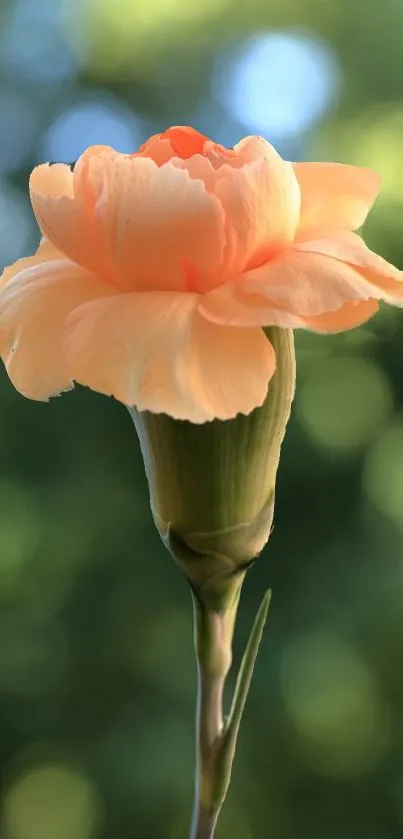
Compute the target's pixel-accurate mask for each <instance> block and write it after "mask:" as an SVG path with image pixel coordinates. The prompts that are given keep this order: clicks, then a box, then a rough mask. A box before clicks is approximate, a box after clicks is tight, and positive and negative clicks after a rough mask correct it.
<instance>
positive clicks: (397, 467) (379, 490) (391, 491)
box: [363, 421, 403, 527]
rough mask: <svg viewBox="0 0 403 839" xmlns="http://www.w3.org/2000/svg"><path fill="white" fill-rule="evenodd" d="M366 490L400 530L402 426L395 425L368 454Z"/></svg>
mask: <svg viewBox="0 0 403 839" xmlns="http://www.w3.org/2000/svg"><path fill="white" fill-rule="evenodd" d="M363 487H364V490H365V492H366V493H367V495H368V497H369V498H370V499H371V501H372V502H373V503H374V504H375V506H376V507H377V508H378V509H379V510H380V511H381V513H383V514H384V515H385V516H387V517H388V518H389V519H392V521H394V522H395V523H396V524H398V525H399V526H400V527H401V526H402V523H403V422H402V421H400V422H396V423H394V424H393V425H392V426H390V427H389V428H387V429H386V430H385V432H384V433H383V434H382V436H381V437H379V439H377V440H375V441H374V442H373V444H372V446H371V448H370V449H369V451H368V452H367V455H366V458H365V463H364V472H363Z"/></svg>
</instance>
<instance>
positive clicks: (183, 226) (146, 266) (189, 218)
mask: <svg viewBox="0 0 403 839" xmlns="http://www.w3.org/2000/svg"><path fill="white" fill-rule="evenodd" d="M75 174H76V172H75ZM76 177H77V187H76V188H77V194H78V193H79V192H81V194H83V195H86V196H87V206H88V207H89V206H90V203H92V215H91V219H92V224H93V226H94V228H95V230H96V233H97V237H98V241H99V242H101V243H102V247H103V248H104V250H106V252H107V255H108V264H109V265H110V266H112V268H111V270H112V271H113V275H114V281H115V282H117V284H118V285H119V286H120V288H122V289H125V290H128V291H134V290H136V291H152V290H155V289H159V290H183V291H185V290H188V289H190V290H193V289H194V288H196V287H197V283H198V277H199V276H200V275H204V274H205V273H207V274H214V272H216V271H217V270H218V268H219V266H220V263H221V260H222V253H223V247H224V212H223V209H222V206H221V204H220V202H219V201H218V200H217V199H216V198H215V197H214V196H211V195H209V194H208V192H207V190H206V188H205V186H204V184H203V183H202V182H201V181H194V180H192V178H191V177H190V176H189V174H188V172H187V171H186V170H179V169H178V168H176V167H175V166H173V165H172V164H171V163H170V162H168V163H166V164H165V165H163V166H161V167H158V166H157V164H156V163H155V162H154V160H152V159H150V158H147V157H141V156H137V155H133V156H130V155H121V154H116V153H115V154H114V155H110V154H107V155H105V154H104V153H100V154H99V155H96V154H92V155H88V153H86V154H85V155H83V157H82V159H81V161H80V162H79V164H78V167H77V175H76ZM90 214H91V213H90Z"/></svg>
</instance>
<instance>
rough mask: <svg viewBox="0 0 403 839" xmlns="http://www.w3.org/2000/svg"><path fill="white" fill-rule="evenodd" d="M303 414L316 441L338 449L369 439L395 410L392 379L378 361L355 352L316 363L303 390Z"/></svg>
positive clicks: (300, 395) (299, 399) (300, 401)
mask: <svg viewBox="0 0 403 839" xmlns="http://www.w3.org/2000/svg"><path fill="white" fill-rule="evenodd" d="M296 408H297V413H298V414H299V417H300V420H301V423H302V425H303V427H304V429H305V431H306V433H307V434H308V435H309V437H310V438H311V440H312V441H313V442H314V443H315V444H316V445H317V446H320V447H323V448H325V449H328V450H334V451H335V452H337V453H343V452H346V453H348V452H351V451H354V450H355V449H357V448H358V447H359V446H362V445H365V444H366V443H369V442H370V441H371V440H372V439H373V438H374V437H375V435H376V434H377V433H378V432H379V429H380V428H381V427H382V425H383V423H384V422H385V421H387V419H388V417H389V415H390V412H391V410H392V395H391V390H390V387H389V382H388V379H387V377H386V376H385V374H384V373H383V371H382V370H381V369H380V367H378V366H377V365H376V364H375V363H374V362H372V361H368V360H366V359H364V358H359V357H354V356H344V357H342V358H327V359H326V360H325V361H321V362H319V363H318V364H315V365H312V367H311V370H310V372H308V373H307V376H306V379H305V381H304V382H303V383H302V384H300V386H299V388H298V390H297V402H296Z"/></svg>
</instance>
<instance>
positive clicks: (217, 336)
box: [65, 292, 275, 423]
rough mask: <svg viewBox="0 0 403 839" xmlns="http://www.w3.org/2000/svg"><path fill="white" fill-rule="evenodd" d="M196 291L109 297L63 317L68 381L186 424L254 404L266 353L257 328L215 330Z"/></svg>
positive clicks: (259, 396)
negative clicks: (201, 308) (202, 313)
mask: <svg viewBox="0 0 403 839" xmlns="http://www.w3.org/2000/svg"><path fill="white" fill-rule="evenodd" d="M197 302H198V296H197V295H196V294H183V293H182V294H176V293H174V292H155V293H138V294H127V295H120V296H114V297H113V298H109V299H108V300H99V301H94V302H92V303H88V304H84V305H83V306H80V307H79V308H78V309H76V310H75V311H74V312H73V313H72V314H71V316H70V317H69V319H68V331H67V339H66V344H65V351H66V355H67V358H68V366H69V372H70V375H71V377H72V378H74V379H75V380H76V381H78V382H80V383H81V384H85V385H88V386H89V387H91V388H92V389H93V390H97V391H100V392H102V393H107V394H111V395H113V396H115V397H116V399H118V400H120V401H121V402H123V403H124V404H127V405H134V406H136V407H137V408H138V410H141V411H146V410H148V411H152V412H154V413H166V414H169V415H170V416H172V417H174V418H175V419H185V420H189V421H191V422H194V423H201V422H206V421H207V420H212V419H216V418H217V419H230V418H231V417H234V416H235V415H236V414H237V413H243V414H247V413H249V412H250V411H252V410H253V408H255V407H257V406H258V405H261V404H262V402H263V401H264V399H265V396H266V393H267V387H268V382H269V379H270V378H271V376H272V375H273V373H274V369H275V357H274V350H273V348H272V346H271V344H270V343H269V341H268V340H267V338H266V336H265V335H264V333H263V332H262V330H261V329H240V330H238V329H232V328H225V327H217V326H215V325H214V324H212V323H210V322H208V321H206V320H205V319H204V318H202V317H201V316H200V314H199V313H198V312H197Z"/></svg>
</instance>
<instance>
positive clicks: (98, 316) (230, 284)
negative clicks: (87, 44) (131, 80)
mask: <svg viewBox="0 0 403 839" xmlns="http://www.w3.org/2000/svg"><path fill="white" fill-rule="evenodd" d="M378 191H379V178H378V176H377V175H376V174H375V173H374V172H371V171H369V170H367V169H360V168H357V167H355V166H345V165H338V164H332V163H296V164H291V163H287V162H285V161H284V160H282V159H281V157H279V155H278V154H277V153H276V151H275V150H274V149H273V148H272V146H271V145H269V144H268V143H267V142H265V140H263V139H262V138H260V137H247V138H246V139H244V140H242V141H241V142H240V143H238V144H237V145H236V146H235V147H234V148H233V149H231V150H229V149H225V148H223V147H222V146H220V145H217V144H215V143H213V142H212V141H211V140H209V139H208V138H207V137H204V136H203V135H202V134H199V133H198V132H197V131H195V130H194V129H192V128H186V127H182V128H181V127H176V128H170V129H169V130H168V131H166V132H165V133H164V134H160V135H159V134H158V135H156V136H154V137H151V139H150V140H148V142H147V143H145V145H144V146H142V147H141V149H140V150H139V152H137V153H135V154H129V155H125V154H119V153H118V152H116V151H114V150H113V149H111V148H109V147H107V146H94V147H91V148H89V149H88V150H87V151H86V152H84V154H83V155H82V156H81V157H80V158H79V160H78V161H77V164H76V166H75V168H74V171H72V170H71V168H70V167H69V166H68V165H65V164H61V163H59V164H54V165H49V164H45V165H41V166H37V167H36V168H35V169H34V171H33V172H32V175H31V179H30V193H31V201H32V206H33V210H34V213H35V216H36V218H37V221H38V224H39V227H40V229H41V232H42V234H43V239H42V243H41V245H40V246H39V249H38V251H37V253H36V254H35V255H34V256H32V257H29V258H27V259H20V260H18V261H17V262H16V263H15V264H14V265H12V266H11V267H9V268H6V269H5V271H4V273H3V276H2V280H1V291H0V352H1V356H2V358H3V360H4V362H5V365H6V368H7V371H8V374H9V376H10V378H11V380H12V382H13V384H14V385H15V387H16V388H17V389H18V390H19V391H20V392H21V393H23V394H24V395H25V396H27V397H30V398H31V399H39V400H46V399H48V398H49V397H50V396H53V395H56V394H58V393H60V392H61V391H64V390H68V389H69V388H71V387H72V386H73V382H74V381H76V382H80V383H81V384H84V385H88V386H89V387H91V388H92V389H93V390H97V391H100V392H102V393H106V394H111V395H113V396H114V397H115V398H116V399H118V400H120V401H121V402H123V403H125V404H126V405H129V406H135V407H136V408H137V409H138V410H140V411H144V410H148V411H152V412H154V413H166V414H169V415H170V416H172V417H174V418H178V419H187V420H190V421H191V422H193V423H202V422H205V421H207V420H212V419H214V418H218V419H222V420H225V419H230V418H232V417H234V416H235V415H236V414H238V413H242V414H248V413H249V412H250V411H252V410H253V409H254V408H256V407H257V406H259V405H261V404H262V403H263V401H264V400H265V397H266V394H267V391H268V386H269V382H270V379H271V377H272V376H273V374H274V372H275V367H276V359H275V353H274V350H273V347H272V346H271V344H270V342H269V340H268V338H267V337H266V335H265V333H264V331H263V327H265V326H278V327H284V328H292V329H297V328H300V327H302V328H305V329H309V330H313V331H315V332H324V333H326V332H338V331H342V330H345V329H351V328H352V327H354V326H357V325H359V324H360V323H363V322H364V321H366V320H367V319H368V318H369V317H371V315H373V314H374V313H375V312H376V311H377V308H378V300H385V301H386V302H388V303H391V304H395V305H403V283H402V277H403V274H402V272H400V271H398V270H397V269H396V268H394V267H393V266H392V265H390V264H389V263H388V262H386V261H385V260H384V259H382V258H381V257H379V256H377V255H376V254H374V253H372V252H371V251H370V250H368V248H367V247H366V246H365V244H364V242H363V240H362V239H361V238H360V236H358V235H357V234H356V233H354V232H353V231H354V230H356V229H357V228H359V227H360V226H361V225H362V224H363V222H364V219H365V217H366V214H367V212H368V210H369V208H370V207H371V205H372V203H373V201H374V200H375V198H376V196H377V193H378Z"/></svg>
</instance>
